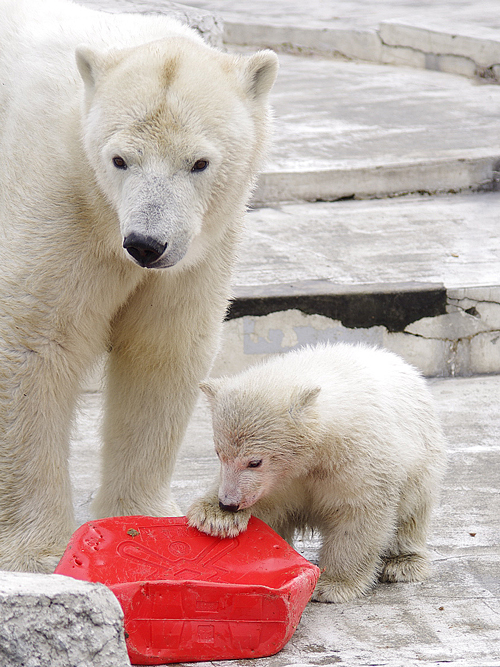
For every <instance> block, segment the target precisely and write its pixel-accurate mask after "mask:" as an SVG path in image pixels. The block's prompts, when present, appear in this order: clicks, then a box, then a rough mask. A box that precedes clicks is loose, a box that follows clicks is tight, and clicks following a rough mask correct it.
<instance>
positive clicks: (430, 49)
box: [224, 21, 500, 82]
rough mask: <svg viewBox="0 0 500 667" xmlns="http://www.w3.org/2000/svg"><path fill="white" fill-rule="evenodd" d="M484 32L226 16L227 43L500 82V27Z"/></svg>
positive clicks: (397, 23) (390, 23)
mask: <svg viewBox="0 0 500 667" xmlns="http://www.w3.org/2000/svg"><path fill="white" fill-rule="evenodd" d="M459 30H462V31H463V28H460V29H459ZM480 32H481V31H480ZM482 32H483V33H484V35H483V34H470V35H468V34H462V33H460V32H454V31H452V30H450V29H449V28H441V27H435V26H430V25H419V26H415V25H412V24H406V23H402V22H400V21H383V22H382V23H381V24H380V26H379V28H378V30H361V29H354V28H353V29H349V28H317V29H315V28H300V27H296V26H285V25H269V24H257V23H245V24H242V23H238V22H234V21H225V22H224V41H225V42H226V43H227V44H237V45H252V46H260V47H264V46H265V47H269V48H273V49H276V50H278V51H286V52H290V53H314V54H319V55H325V56H341V57H344V58H348V59H355V60H365V61H368V62H375V63H382V64H387V65H389V64H390V65H406V66H408V67H416V68H423V69H430V70H438V71H441V72H448V73H451V74H460V75H462V76H467V77H471V78H474V77H479V78H482V79H487V80H489V81H492V82H500V33H498V32H497V31H493V30H487V29H485V30H484V31H482Z"/></svg>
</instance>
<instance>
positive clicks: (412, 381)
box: [188, 344, 445, 602]
mask: <svg viewBox="0 0 500 667" xmlns="http://www.w3.org/2000/svg"><path fill="white" fill-rule="evenodd" d="M202 389H203V390H204V391H205V393H206V394H207V396H208V398H209V402H210V404H211V408H212V415H213V428H214V442H215V448H216V451H217V454H218V456H219V458H220V462H221V476H220V479H219V481H218V483H217V487H216V488H214V489H213V490H212V491H210V492H209V493H208V494H207V495H206V496H205V497H204V498H202V499H200V500H198V501H196V502H195V503H194V504H193V505H192V506H191V508H190V509H189V512H188V517H189V522H190V524H191V525H192V526H195V527H197V528H199V529H200V530H202V531H204V532H206V533H209V534H211V535H219V536H221V537H224V536H234V535H237V534H238V533H239V532H241V531H242V530H245V528H246V525H247V522H248V519H249V517H250V513H252V514H255V516H257V517H259V518H261V519H263V520H264V521H266V522H267V523H268V524H269V525H270V526H271V527H272V528H274V529H275V530H276V531H277V532H279V533H280V534H281V535H282V536H283V537H284V538H285V539H287V540H289V541H291V540H292V539H293V535H294V532H295V530H296V529H299V530H304V529H313V530H315V531H316V530H317V531H318V532H319V533H320V534H321V535H322V537H323V545H322V548H321V553H320V562H319V566H320V568H321V569H322V570H323V573H322V574H321V577H320V579H319V582H318V585H317V587H316V590H315V593H314V596H313V599H315V600H319V601H327V602H345V601H347V600H351V599H353V598H355V597H357V596H358V595H362V594H363V593H365V592H366V591H367V590H369V588H370V587H371V586H372V585H373V583H374V582H375V580H376V579H377V577H380V578H381V579H382V580H384V581H418V580H421V579H422V578H424V577H425V576H426V575H427V573H428V555H427V551H426V535H427V530H428V526H429V518H430V512H431V509H432V506H433V504H434V503H435V500H436V496H437V492H438V486H439V482H440V479H441V477H442V474H443V471H444V464H445V443H444V438H443V435H442V432H441V428H440V425H439V422H438V419H437V417H436V414H435V411H434V407H433V402H432V399H431V396H430V393H429V391H428V389H427V387H426V384H425V381H424V380H423V379H422V378H421V377H420V375H419V374H418V372H417V371H416V370H415V369H414V368H412V367H411V366H409V365H408V364H406V363H405V362H404V361H403V360H402V359H400V358H399V357H398V356H396V355H394V354H392V353H390V352H387V351H384V350H379V349H375V348H369V347H364V346H350V345H345V344H339V345H319V346H318V347H315V348H305V349H302V350H299V351H294V352H291V353H289V354H286V355H282V356H279V357H275V358H273V359H271V360H270V361H268V362H267V363H264V364H261V365H257V366H254V367H251V368H249V369H247V370H246V371H244V372H243V373H241V374H240V375H237V376H235V377H230V378H223V379H219V380H210V381H208V382H206V383H204V384H202ZM220 504H222V506H223V507H222V508H221V507H220V506H219V505H220ZM224 507H230V508H231V510H232V511H225V510H224Z"/></svg>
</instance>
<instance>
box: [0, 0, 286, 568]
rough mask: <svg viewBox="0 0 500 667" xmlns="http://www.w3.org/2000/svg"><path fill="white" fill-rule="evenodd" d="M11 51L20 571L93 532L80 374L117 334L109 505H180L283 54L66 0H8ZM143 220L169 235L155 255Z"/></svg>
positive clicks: (9, 313) (5, 24)
mask: <svg viewBox="0 0 500 667" xmlns="http://www.w3.org/2000/svg"><path fill="white" fill-rule="evenodd" d="M0 47H1V48H0V51H1V56H0V84H1V85H0V154H1V156H2V158H1V161H2V166H1V169H0V233H1V235H2V261H1V267H0V457H1V465H0V567H1V568H8V569H18V570H34V571H49V570H51V569H52V567H53V565H54V564H55V562H57V558H58V556H59V555H60V553H61V551H62V549H63V548H64V546H65V544H66V542H67V539H68V537H69V535H70V534H71V531H72V530H73V514H72V504H71V491H70V484H69V477H68V470H67V458H68V444H69V435H70V426H71V420H72V416H73V413H74V409H75V404H76V400H77V395H78V391H79V387H80V386H81V382H82V380H83V378H84V377H85V374H86V373H87V372H88V370H89V368H90V367H91V366H92V364H93V363H94V362H95V360H96V358H97V357H98V356H99V355H100V354H102V353H103V352H105V351H106V350H110V355H109V361H108V382H107V413H106V417H105V424H104V448H103V479H102V484H101V488H100V491H99V493H98V496H97V499H96V501H95V504H94V507H95V511H96V513H97V515H98V516H105V515H121V514H152V515H163V514H169V513H176V512H177V506H176V504H175V502H174V501H173V500H172V499H171V497H170V491H169V482H170V477H171V473H172V469H173V465H174V462H175V456H176V452H177V449H178V446H179V443H180V441H181V439H182V436H183V433H184V430H185V427H186V424H187V420H188V418H189V415H190V413H191V410H192V406H193V402H194V400H195V397H196V394H197V390H198V383H199V381H200V380H201V379H202V378H203V377H204V376H205V375H206V373H207V371H208V369H209V366H210V363H211V360H212V358H213V355H214V353H215V351H216V348H217V345H218V339H219V333H220V327H221V321H222V319H223V316H224V312H225V308H226V305H227V298H228V283H229V279H230V271H231V267H232V264H233V258H234V250H235V245H236V243H237V240H238V236H239V230H240V224H241V219H242V217H243V214H244V209H245V205H246V202H247V199H248V196H249V193H250V190H251V187H252V185H253V182H254V179H255V176H256V172H257V169H258V166H259V163H260V161H261V158H262V155H263V151H264V149H265V143H266V137H267V132H268V130H267V126H268V122H267V121H268V108H267V95H268V92H269V90H270V88H271V86H272V83H273V81H274V78H275V75H276V70H277V59H276V56H275V55H274V54H273V53H271V52H260V53H257V54H255V55H253V56H248V57H243V56H231V55H227V54H224V53H221V52H219V51H217V50H216V49H213V48H211V47H209V46H207V45H205V43H204V42H203V41H202V39H201V38H200V37H199V36H198V35H197V34H196V33H195V32H194V31H192V30H191V29H189V28H187V27H185V26H183V25H181V24H180V23H177V22H176V21H174V20H171V19H169V18H166V17H158V16H155V17H153V16H144V15H137V14H134V15H116V14H106V13H100V12H96V11H92V10H88V9H86V8H83V7H80V6H78V5H76V4H73V3H71V2H68V1H66V0H44V1H43V2H40V1H39V0H0ZM116 156H119V157H121V158H122V159H124V160H125V162H126V165H127V169H118V168H117V167H116V166H115V164H114V163H113V159H114V158H115V157H116ZM200 160H205V161H208V162H209V164H208V167H207V168H206V169H205V170H199V171H192V168H193V165H195V163H196V162H197V161H200ZM131 234H139V235H142V236H143V237H147V238H148V239H152V240H153V242H154V243H156V244H157V245H158V246H159V247H163V246H164V245H165V244H167V246H166V249H165V250H164V252H163V254H161V256H159V258H158V261H157V262H156V263H155V264H154V265H153V267H152V268H150V269H146V268H143V267H142V266H140V264H139V263H138V262H137V261H136V260H135V259H133V258H132V257H131V255H130V254H129V253H128V252H127V251H126V250H125V249H124V248H123V247H122V245H123V243H124V238H125V237H127V236H129V235H131ZM157 269H158V270H157Z"/></svg>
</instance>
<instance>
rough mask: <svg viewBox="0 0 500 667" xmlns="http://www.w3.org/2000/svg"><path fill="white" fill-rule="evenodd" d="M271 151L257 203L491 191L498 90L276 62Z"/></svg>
mask: <svg viewBox="0 0 500 667" xmlns="http://www.w3.org/2000/svg"><path fill="white" fill-rule="evenodd" d="M280 64H281V69H280V73H279V75H278V80H277V82H276V85H275V88H274V90H273V92H272V95H271V100H272V104H273V107H274V110H275V116H276V121H275V129H274V147H273V148H272V150H271V154H270V159H269V160H268V163H267V165H266V167H265V168H264V172H263V174H262V176H261V179H260V181H259V189H258V191H257V193H256V196H255V199H256V201H258V202H276V201H284V200H285V201H286V200H303V199H305V200H309V201H314V200H316V199H323V200H325V199H326V200H328V199H336V198H340V197H349V196H356V197H360V198H363V197H369V196H372V195H375V196H380V195H387V194H401V193H407V192H418V191H425V192H429V193H435V192H440V191H444V192H446V191H457V190H461V189H467V188H474V189H478V188H481V187H483V188H489V187H491V186H492V181H493V178H494V176H495V172H496V170H497V168H498V163H499V160H500V125H499V123H498V120H497V115H498V110H499V109H500V86H494V85H478V84H477V83H476V82H474V81H472V80H470V79H467V78H464V77H459V76H454V75H450V74H443V73H441V72H428V71H425V70H418V69H410V68H403V67H394V66H387V65H372V64H366V63H359V62H358V63H353V62H342V61H339V60H332V59H328V58H319V57H312V56H311V57H298V56H293V55H287V54H280Z"/></svg>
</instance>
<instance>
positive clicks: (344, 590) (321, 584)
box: [311, 572, 370, 603]
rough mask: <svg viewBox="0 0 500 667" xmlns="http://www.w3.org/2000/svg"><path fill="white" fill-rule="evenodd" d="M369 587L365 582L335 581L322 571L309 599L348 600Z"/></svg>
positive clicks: (356, 596)
mask: <svg viewBox="0 0 500 667" xmlns="http://www.w3.org/2000/svg"><path fill="white" fill-rule="evenodd" d="M369 588H370V586H369V585H368V586H367V584H366V582H356V581H337V580H335V579H333V577H330V576H328V575H327V574H326V573H325V572H323V574H322V575H321V576H320V578H319V580H318V583H317V584H316V588H315V589H314V593H313V594H312V598H311V599H312V600H314V601H315V602H336V603H340V602H350V601H351V600H355V599H356V598H358V597H361V596H362V595H364V594H365V593H366V592H367V590H369Z"/></svg>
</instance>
